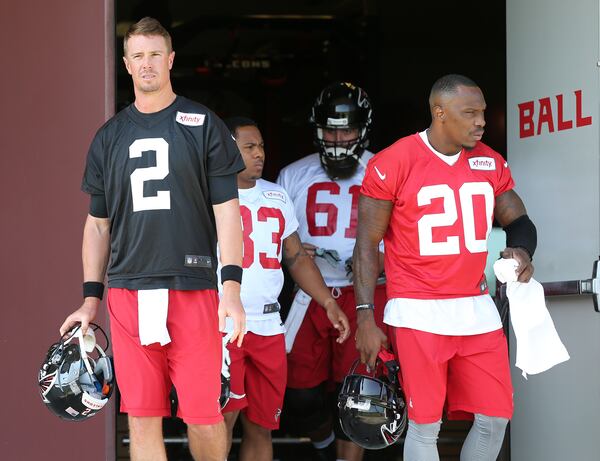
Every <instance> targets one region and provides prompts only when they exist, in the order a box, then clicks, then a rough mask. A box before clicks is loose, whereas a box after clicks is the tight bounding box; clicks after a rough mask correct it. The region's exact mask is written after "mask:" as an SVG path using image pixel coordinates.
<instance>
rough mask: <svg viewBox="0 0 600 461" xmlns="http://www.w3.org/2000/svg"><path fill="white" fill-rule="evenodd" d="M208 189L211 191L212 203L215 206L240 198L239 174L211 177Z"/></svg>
mask: <svg viewBox="0 0 600 461" xmlns="http://www.w3.org/2000/svg"><path fill="white" fill-rule="evenodd" d="M208 189H209V191H210V201H211V203H212V204H213V205H218V204H219V203H225V202H228V201H229V200H232V199H234V198H238V188H237V174H236V173H231V174H227V175H223V176H209V177H208Z"/></svg>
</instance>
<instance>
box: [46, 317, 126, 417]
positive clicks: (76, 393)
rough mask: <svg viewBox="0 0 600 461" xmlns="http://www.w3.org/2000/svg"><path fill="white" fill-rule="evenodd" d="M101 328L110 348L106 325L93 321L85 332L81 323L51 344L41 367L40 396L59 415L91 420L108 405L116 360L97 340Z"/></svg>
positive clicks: (113, 381) (112, 386) (106, 347)
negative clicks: (100, 325)
mask: <svg viewBox="0 0 600 461" xmlns="http://www.w3.org/2000/svg"><path fill="white" fill-rule="evenodd" d="M97 331H100V332H101V333H102V335H103V336H104V339H105V342H106V346H105V349H108V337H107V336H106V333H104V330H102V328H100V327H99V326H98V325H96V324H93V323H91V324H90V326H89V328H88V330H87V332H86V334H85V335H83V334H82V331H81V325H78V326H76V327H75V328H73V329H72V330H71V331H70V332H68V333H67V334H66V335H65V336H63V337H62V338H61V339H60V341H59V342H57V343H54V344H52V346H50V348H49V349H48V353H47V354H46V358H45V360H44V362H43V363H42V366H41V367H40V370H39V372H38V384H39V386H40V396H41V397H42V400H43V402H44V403H45V404H46V406H47V407H48V409H49V410H50V411H51V412H52V413H54V414H55V415H57V416H58V417H59V418H62V419H66V420H68V421H83V420H85V419H88V418H90V417H91V416H94V415H95V414H96V413H98V412H99V411H100V410H101V409H102V408H103V407H104V406H105V405H106V403H107V402H108V399H109V398H110V396H111V394H112V391H113V389H114V383H115V379H114V372H113V365H112V359H111V357H109V356H107V355H106V352H105V349H103V348H102V347H100V346H99V345H98V344H97V343H96V334H95V332H97Z"/></svg>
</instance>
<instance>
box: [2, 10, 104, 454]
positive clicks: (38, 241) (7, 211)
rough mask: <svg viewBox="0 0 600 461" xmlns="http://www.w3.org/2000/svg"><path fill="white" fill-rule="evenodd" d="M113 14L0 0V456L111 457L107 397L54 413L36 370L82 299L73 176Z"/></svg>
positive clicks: (95, 107) (99, 102)
mask: <svg viewBox="0 0 600 461" xmlns="http://www.w3.org/2000/svg"><path fill="white" fill-rule="evenodd" d="M113 17H114V13H113V0H95V1H81V0H53V1H42V0H35V1H33V2H23V1H2V2H1V5H0V43H2V44H3V46H2V52H1V53H0V56H1V57H2V60H1V66H0V178H1V180H0V210H1V213H2V214H1V216H2V218H1V219H2V221H1V225H0V242H2V243H1V248H2V258H1V264H0V287H1V298H0V299H1V307H0V396H1V399H2V400H1V403H0V459H2V460H11V461H12V460H33V459H47V460H59V459H60V460H65V461H68V460H75V459H82V458H80V456H81V455H83V454H84V453H85V459H86V460H90V461H91V460H104V459H113V458H114V429H113V426H114V422H113V416H112V415H113V414H114V408H108V409H107V410H105V411H104V412H103V414H102V415H101V416H97V417H96V418H95V419H93V420H90V421H86V422H84V423H77V424H76V423H69V422H64V421H61V420H59V419H58V418H57V417H56V416H54V415H53V414H51V413H50V412H49V411H48V410H47V409H46V408H45V407H44V405H43V404H42V402H41V399H40V398H39V395H38V386H37V382H36V379H37V376H36V375H37V371H38V367H39V365H40V364H41V362H42V360H43V358H44V355H45V352H46V350H47V348H48V347H49V346H50V344H51V343H52V342H53V341H55V340H57V339H58V327H59V326H60V324H61V322H62V320H63V319H64V317H65V316H66V315H67V314H68V313H69V312H70V311H72V310H74V309H75V308H77V307H78V306H79V305H80V302H81V282H82V275H81V233H82V229H83V222H84V219H85V216H86V210H87V197H86V196H85V194H83V193H82V192H80V182H81V175H82V171H83V166H84V162H85V155H86V152H87V147H88V145H89V142H90V141H91V138H92V136H93V134H94V132H95V130H96V129H97V128H98V127H99V126H100V125H101V124H102V123H103V122H104V121H105V120H106V119H107V118H108V117H109V116H110V115H112V113H113V110H114V109H113V105H114V103H113V101H114V88H113V87H114V85H113V82H114V75H113V74H114V69H113V67H114V65H113V62H114V60H113V54H114V51H113V48H114V45H113V43H114V31H113V29H114V25H113V23H114V19H113ZM99 320H100V323H101V324H105V318H104V317H102V318H100V319H99Z"/></svg>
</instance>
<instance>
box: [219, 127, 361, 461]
mask: <svg viewBox="0 0 600 461" xmlns="http://www.w3.org/2000/svg"><path fill="white" fill-rule="evenodd" d="M226 123H227V126H228V127H229V129H230V130H231V133H232V135H233V136H234V138H235V140H236V143H237V145H238V147H239V149H240V152H241V153H242V158H243V159H244V163H245V164H246V169H245V170H244V171H242V172H241V173H239V174H238V191H239V197H240V214H241V217H242V229H243V234H244V252H243V263H242V267H243V269H244V274H243V280H242V287H241V298H242V304H243V306H244V309H245V311H246V319H247V323H246V326H247V333H246V335H245V338H244V344H243V345H242V346H241V347H238V346H237V345H236V344H232V343H231V344H228V345H227V351H228V352H229V355H230V368H229V370H230V375H231V383H230V388H231V393H230V399H229V402H228V403H227V405H226V406H225V408H224V409H223V413H224V416H225V421H226V424H227V428H228V436H229V438H228V441H229V447H231V436H232V431H233V426H234V424H235V422H236V420H237V418H238V416H240V419H241V421H242V425H243V430H244V433H243V437H242V445H241V447H240V455H239V459H240V460H241V461H250V460H251V461H263V460H264V461H270V460H272V459H273V448H272V443H271V431H272V430H274V429H278V428H279V421H280V416H281V411H282V407H283V397H284V393H285V386H286V378H287V359H286V352H285V339H284V336H283V333H284V327H283V323H282V321H281V317H280V314H279V310H280V306H279V303H278V302H277V298H278V296H279V293H280V292H281V288H282V287H283V271H282V269H281V262H282V260H283V262H284V263H285V264H286V266H287V269H288V271H289V272H290V274H291V275H292V277H293V278H294V280H295V281H296V283H298V285H299V286H300V287H301V288H302V289H303V290H305V291H306V292H307V293H309V294H310V295H311V296H313V297H314V298H315V299H318V300H319V302H320V303H322V305H323V306H324V307H325V309H323V308H321V310H322V311H323V314H324V315H325V316H326V318H327V319H328V321H329V322H330V325H331V327H332V328H334V329H335V330H336V331H338V332H339V338H338V341H339V342H340V343H341V342H344V341H345V340H346V338H347V337H348V335H349V334H350V327H349V324H348V319H347V317H346V315H345V314H344V313H343V312H342V310H341V309H340V308H339V306H338V305H337V303H336V301H335V300H334V298H333V296H332V295H331V292H330V291H329V290H328V288H327V287H326V286H325V283H324V282H323V278H322V277H321V274H320V272H319V269H318V268H317V266H316V265H315V264H314V261H313V260H312V258H310V256H309V255H308V254H307V252H306V251H305V250H304V249H303V247H302V243H301V241H300V238H299V237H298V234H297V229H298V221H297V220H296V216H295V212H294V205H293V203H292V201H291V200H290V197H289V196H288V194H287V193H286V192H285V190H284V189H283V188H282V187H281V186H279V185H277V184H274V183H271V182H268V181H265V180H263V179H260V177H261V175H262V170H263V165H264V161H265V151H264V143H263V140H262V136H261V133H260V131H259V129H258V127H257V126H256V123H255V122H254V121H252V120H251V119H248V118H244V117H233V118H230V119H228V120H227V121H226ZM232 331H233V324H231V325H229V324H228V325H227V326H226V332H227V333H229V332H232Z"/></svg>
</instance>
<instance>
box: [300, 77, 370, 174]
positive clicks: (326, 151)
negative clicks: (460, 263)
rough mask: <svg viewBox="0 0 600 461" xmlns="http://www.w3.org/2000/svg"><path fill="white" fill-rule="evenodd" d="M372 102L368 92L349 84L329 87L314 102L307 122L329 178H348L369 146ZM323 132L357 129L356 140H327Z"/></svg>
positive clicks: (338, 83) (336, 84)
mask: <svg viewBox="0 0 600 461" xmlns="http://www.w3.org/2000/svg"><path fill="white" fill-rule="evenodd" d="M371 114H372V110H371V101H370V100H369V96H367V93H366V92H365V91H364V90H363V89H361V88H359V87H357V86H354V85H353V84H352V83H347V82H337V83H333V84H331V85H329V86H328V87H326V88H325V89H324V90H323V91H321V94H319V97H318V98H317V100H316V101H315V103H314V105H313V107H312V114H311V117H310V122H311V123H312V125H313V126H314V129H315V143H316V144H317V146H318V148H319V158H320V159H321V165H323V168H324V169H325V171H326V172H327V175H328V176H329V177H331V178H332V179H344V178H349V177H350V176H352V175H353V174H354V172H355V171H356V167H357V166H358V162H359V160H360V157H361V155H362V153H363V152H364V150H365V148H366V147H367V146H368V144H369V140H368V135H369V131H370V130H371V122H372V119H371ZM324 130H332V131H334V132H335V131H339V130H344V131H347V130H356V132H357V134H356V137H355V138H352V139H346V140H326V139H325V136H326V135H325V133H324Z"/></svg>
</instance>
